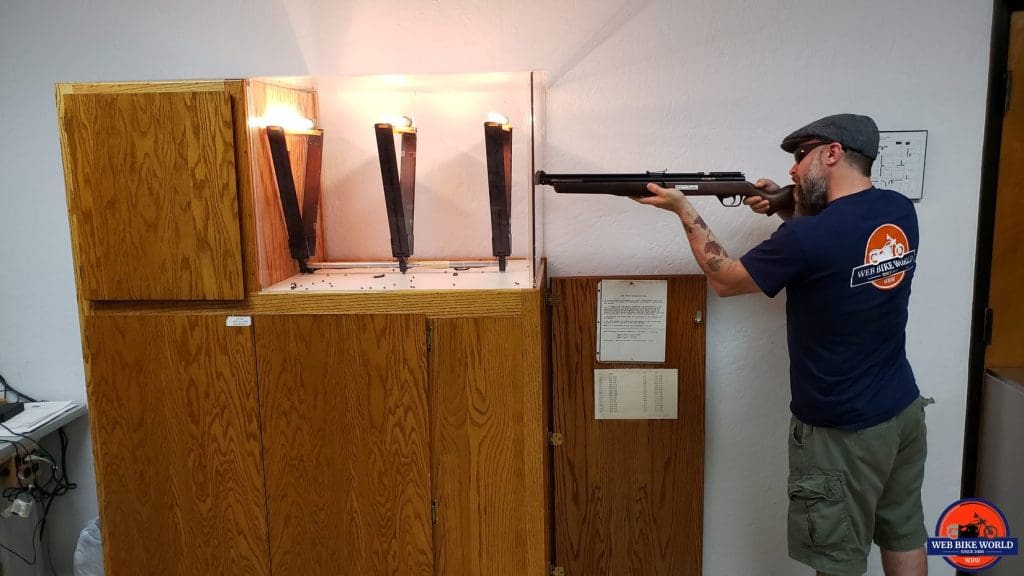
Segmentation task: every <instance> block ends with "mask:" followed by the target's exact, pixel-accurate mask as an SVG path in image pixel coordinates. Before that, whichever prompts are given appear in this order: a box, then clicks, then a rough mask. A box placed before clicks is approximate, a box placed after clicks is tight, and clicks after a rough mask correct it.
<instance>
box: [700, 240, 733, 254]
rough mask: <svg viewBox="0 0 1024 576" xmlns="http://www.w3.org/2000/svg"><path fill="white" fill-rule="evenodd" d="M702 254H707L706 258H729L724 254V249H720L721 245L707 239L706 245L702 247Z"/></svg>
mask: <svg viewBox="0 0 1024 576" xmlns="http://www.w3.org/2000/svg"><path fill="white" fill-rule="evenodd" d="M704 253H705V254H707V255H708V256H724V257H726V258H728V257H729V254H727V253H726V252H725V248H722V245H721V244H719V243H718V242H715V241H714V240H711V239H708V242H707V244H705V245H704Z"/></svg>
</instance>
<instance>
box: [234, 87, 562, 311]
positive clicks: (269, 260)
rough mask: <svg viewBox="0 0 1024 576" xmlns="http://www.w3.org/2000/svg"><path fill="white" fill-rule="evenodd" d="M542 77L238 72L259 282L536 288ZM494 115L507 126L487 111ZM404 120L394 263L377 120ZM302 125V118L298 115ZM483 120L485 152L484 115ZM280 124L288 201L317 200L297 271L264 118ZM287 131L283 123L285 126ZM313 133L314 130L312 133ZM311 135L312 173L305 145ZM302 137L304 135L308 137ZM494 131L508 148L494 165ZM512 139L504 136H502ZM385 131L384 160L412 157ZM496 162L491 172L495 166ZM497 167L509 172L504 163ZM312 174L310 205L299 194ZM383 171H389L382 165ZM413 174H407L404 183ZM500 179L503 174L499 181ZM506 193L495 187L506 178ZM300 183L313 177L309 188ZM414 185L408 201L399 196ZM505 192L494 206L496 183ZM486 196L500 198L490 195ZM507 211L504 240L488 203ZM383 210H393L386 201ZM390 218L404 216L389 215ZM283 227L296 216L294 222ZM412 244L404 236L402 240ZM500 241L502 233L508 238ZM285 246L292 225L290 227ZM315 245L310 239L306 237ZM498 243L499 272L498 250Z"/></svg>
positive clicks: (290, 287)
mask: <svg viewBox="0 0 1024 576" xmlns="http://www.w3.org/2000/svg"><path fill="white" fill-rule="evenodd" d="M544 93H545V88H544V77H543V74H542V73H537V72H515V73H481V74H451V75H394V76H356V77H326V76H317V77H303V78H254V79H250V80H247V81H246V101H247V117H248V120H247V123H248V131H249V156H250V164H251V166H252V171H251V173H252V179H253V196H254V199H253V200H254V206H255V218H256V243H257V247H258V250H257V251H258V267H259V281H260V286H259V287H260V289H261V291H263V292H268V293H279V292H292V291H303V292H306V291H308V292H347V291H388V290H392V291H393V290H465V289H519V288H534V287H535V286H536V275H537V270H538V264H539V262H540V259H541V258H542V257H543V253H542V249H541V247H542V246H543V239H542V238H540V237H539V234H540V231H541V230H542V221H543V210H542V205H541V202H540V198H539V197H538V196H537V192H536V189H535V186H534V179H533V174H534V171H535V166H536V165H537V164H538V157H537V151H538V149H539V148H540V146H539V144H540V142H541V141H542V139H543V116H542V113H541V111H542V109H543V102H544ZM495 114H499V115H502V116H504V117H505V118H506V119H507V122H503V121H501V120H497V123H498V124H499V125H500V127H499V129H498V131H497V132H496V131H495V129H494V122H495V117H494V115H495ZM402 117H406V118H408V119H410V120H411V122H412V126H413V128H414V130H415V135H414V138H415V140H414V142H415V148H414V151H415V156H414V162H415V172H414V174H413V173H411V172H410V171H409V170H408V168H409V166H405V167H403V169H402V170H401V172H402V174H401V179H402V182H401V188H403V189H405V190H404V192H405V193H406V194H407V197H406V202H405V204H404V206H399V208H404V209H405V214H404V217H405V222H407V223H409V224H411V238H409V242H408V248H411V250H409V251H408V252H411V254H410V255H409V256H408V258H407V262H408V266H409V268H408V270H407V271H404V272H403V271H402V270H401V269H400V266H399V259H398V258H397V257H396V254H395V253H394V252H393V250H392V247H393V244H394V242H395V240H394V235H393V234H392V231H391V229H390V226H393V225H394V218H392V219H391V222H390V226H389V207H388V205H387V203H386V202H385V186H384V185H385V178H384V177H383V176H382V162H381V159H382V158H386V155H385V154H384V153H383V152H382V150H383V149H380V148H379V147H378V144H379V142H380V140H379V139H378V136H377V134H376V130H375V126H376V125H378V124H380V123H382V122H388V123H391V124H392V125H394V126H397V125H398V121H397V120H395V119H398V118H402ZM302 119H305V120H308V121H309V122H307V123H306V124H305V125H303V124H302V123H297V122H296V121H298V120H302ZM489 120H490V121H491V122H492V124H491V126H490V128H489V131H490V134H491V138H492V140H491V143H492V149H491V155H490V160H491V162H490V163H489V162H488V146H487V142H486V138H485V132H487V131H488V128H486V127H485V123H487V122H488V121H489ZM277 125H281V126H284V127H285V128H286V135H285V140H286V142H287V148H288V157H289V159H290V168H291V175H292V181H293V182H294V188H295V191H296V196H297V198H296V202H297V204H298V206H299V207H301V208H300V211H301V212H303V213H304V217H305V218H307V219H308V216H305V215H307V214H308V208H309V206H312V205H316V207H317V213H318V214H317V218H316V222H315V231H313V232H311V230H312V229H311V228H310V227H309V226H307V228H306V231H305V232H306V235H307V236H310V235H315V246H316V251H315V253H311V254H310V255H309V258H308V264H309V267H310V268H312V269H313V270H312V272H311V273H303V272H302V271H301V270H300V266H299V264H298V261H297V260H296V259H295V258H293V252H292V250H290V249H289V234H288V225H287V220H286V216H285V214H286V213H287V211H286V210H283V209H282V200H281V196H280V194H279V185H278V182H279V180H280V178H279V177H280V176H281V174H278V171H276V170H275V167H274V162H273V159H272V150H271V146H270V144H269V140H268V137H267V132H268V128H267V126H277ZM289 126H290V127H291V128H290V129H289ZM310 128H312V129H313V131H312V132H311V131H310ZM317 131H322V151H321V152H322V156H321V158H322V159H321V165H320V170H319V171H317V170H316V169H315V166H314V167H312V169H311V166H310V165H309V164H310V159H311V158H312V159H313V160H314V161H315V159H316V157H317V155H318V154H317V153H315V150H314V152H313V153H310V150H313V149H312V148H311V147H310V143H311V142H314V141H315V139H316V136H315V135H316V134H317ZM311 134H312V136H311ZM495 134H501V135H503V136H504V139H505V140H506V142H505V144H506V145H508V144H510V147H509V149H508V158H507V159H505V162H504V163H501V162H498V161H497V160H499V159H501V150H500V149H499V150H495V149H494V148H493V144H494V143H495V142H496V140H495V139H494V136H495ZM509 138H510V143H509V142H507V140H508V139H509ZM403 141H405V142H406V144H408V137H407V136H406V137H404V139H403V136H402V135H401V134H400V133H399V132H398V131H397V130H396V131H395V138H394V146H395V150H396V151H397V152H396V157H395V165H396V166H401V165H402V164H403V161H406V162H407V161H408V160H409V154H408V153H409V152H410V150H409V146H408V145H406V146H405V148H406V150H405V153H403V145H402V142H403ZM496 167H499V169H498V170H497V172H496V170H495V168H496ZM506 170H507V173H506V172H505V171H506ZM318 172H319V175H320V182H319V184H320V185H319V190H320V198H319V202H317V203H311V202H309V201H308V200H307V198H305V197H304V191H305V190H306V189H309V190H316V188H317V186H315V184H316V183H315V182H307V179H308V178H310V177H315V176H310V175H315V174H317V173H318ZM384 173H385V174H387V171H386V170H385V171H384ZM411 178H414V180H413V181H410V179H411ZM502 181H504V182H502ZM505 183H507V185H508V189H507V190H504V186H503V184H505ZM310 184H314V185H313V186H310ZM413 187H414V194H415V196H414V198H415V200H414V204H412V203H411V202H409V200H410V198H409V197H408V193H409V192H410V189H412V188H413ZM501 191H504V192H505V193H506V195H505V200H504V202H507V206H503V202H502V201H501V200H500V196H501V194H500V192H501ZM492 193H497V195H496V198H499V200H498V201H497V202H496V203H495V202H492ZM495 207H497V208H498V211H499V212H501V210H502V209H503V208H504V209H506V211H505V212H501V213H499V214H497V216H499V217H503V218H505V220H504V222H505V223H506V224H505V225H504V226H503V227H502V226H499V227H497V228H500V229H504V230H507V231H508V232H509V233H510V239H509V238H505V239H504V242H500V241H498V240H496V239H494V238H493V235H492V231H493V230H494V229H495V226H494V225H493V224H492V209H493V208H495ZM391 212H392V216H394V208H392V209H391ZM400 216H401V215H400ZM293 226H295V224H294V217H293ZM413 240H414V241H413ZM509 240H510V241H509ZM293 244H294V232H293ZM310 244H312V242H310ZM501 244H504V248H503V249H504V254H505V255H504V257H503V258H502V259H504V260H506V261H507V265H506V266H505V270H501V269H500V266H499V258H498V257H496V255H495V254H496V252H498V251H499V250H498V246H499V245H501Z"/></svg>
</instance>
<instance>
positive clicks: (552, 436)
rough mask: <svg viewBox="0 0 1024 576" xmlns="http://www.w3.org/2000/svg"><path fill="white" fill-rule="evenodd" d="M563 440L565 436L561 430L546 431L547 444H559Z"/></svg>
mask: <svg viewBox="0 0 1024 576" xmlns="http://www.w3.org/2000/svg"><path fill="white" fill-rule="evenodd" d="M563 442H565V436H563V435H562V433H561V432H551V431H550V430H549V431H548V444H551V445H552V446H561V445H562V443H563Z"/></svg>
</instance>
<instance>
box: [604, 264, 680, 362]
mask: <svg viewBox="0 0 1024 576" xmlns="http://www.w3.org/2000/svg"><path fill="white" fill-rule="evenodd" d="M667 319H668V280H602V281H601V282H599V283H598V285H597V361H598V362H664V361H665V325H666V322H667Z"/></svg>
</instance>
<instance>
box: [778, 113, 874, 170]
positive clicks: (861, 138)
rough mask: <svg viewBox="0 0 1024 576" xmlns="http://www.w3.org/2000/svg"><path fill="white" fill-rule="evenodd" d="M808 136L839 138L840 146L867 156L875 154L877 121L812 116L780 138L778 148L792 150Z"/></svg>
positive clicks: (855, 117)
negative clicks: (802, 124)
mask: <svg viewBox="0 0 1024 576" xmlns="http://www.w3.org/2000/svg"><path fill="white" fill-rule="evenodd" d="M809 140H825V141H828V142H839V143H840V144H842V145H843V148H846V149H847V150H853V151H855V152H860V153H861V154H863V155H865V156H867V157H868V158H871V159H874V158H875V157H876V156H878V125H876V124H875V121H874V120H872V119H871V118H870V117H868V116H861V115H859V114H836V115H834V116H826V117H824V118H821V119H820V120H815V121H814V122H811V123H810V124H808V125H807V126H804V127H803V128H800V129H797V130H796V131H794V132H793V133H792V134H790V135H789V136H786V137H785V138H783V139H782V149H783V150H785V151H786V152H793V151H794V150H796V149H797V148H798V147H799V146H800V145H801V144H803V143H804V142H807V141H809Z"/></svg>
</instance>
